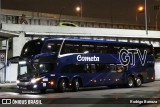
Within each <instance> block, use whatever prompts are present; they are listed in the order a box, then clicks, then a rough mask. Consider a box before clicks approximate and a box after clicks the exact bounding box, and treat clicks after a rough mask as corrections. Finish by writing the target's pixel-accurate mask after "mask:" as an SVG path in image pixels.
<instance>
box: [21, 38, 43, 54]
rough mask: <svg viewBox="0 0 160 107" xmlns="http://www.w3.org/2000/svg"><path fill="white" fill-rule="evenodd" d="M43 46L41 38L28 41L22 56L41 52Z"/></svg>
mask: <svg viewBox="0 0 160 107" xmlns="http://www.w3.org/2000/svg"><path fill="white" fill-rule="evenodd" d="M42 46H43V42H42V41H41V40H34V41H31V42H28V43H26V44H25V45H24V47H23V49H22V53H21V56H22V57H26V56H32V55H36V54H40V52H41V49H42Z"/></svg>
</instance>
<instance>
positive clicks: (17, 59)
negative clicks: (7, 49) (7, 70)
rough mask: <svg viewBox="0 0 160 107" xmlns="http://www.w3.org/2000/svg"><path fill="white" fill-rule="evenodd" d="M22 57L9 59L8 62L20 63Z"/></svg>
mask: <svg viewBox="0 0 160 107" xmlns="http://www.w3.org/2000/svg"><path fill="white" fill-rule="evenodd" d="M20 58H21V57H20V56H14V57H11V58H9V59H8V62H11V63H18V62H19V60H20Z"/></svg>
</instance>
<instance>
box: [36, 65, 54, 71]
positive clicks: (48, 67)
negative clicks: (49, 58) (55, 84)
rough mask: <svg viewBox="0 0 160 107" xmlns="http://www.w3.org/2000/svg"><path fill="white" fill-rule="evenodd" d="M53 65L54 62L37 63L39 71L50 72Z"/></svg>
mask: <svg viewBox="0 0 160 107" xmlns="http://www.w3.org/2000/svg"><path fill="white" fill-rule="evenodd" d="M54 67H55V64H54V63H43V64H40V65H39V69H40V72H41V73H43V72H52V71H53V69H54Z"/></svg>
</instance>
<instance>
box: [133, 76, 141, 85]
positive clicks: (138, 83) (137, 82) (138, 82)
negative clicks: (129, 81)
mask: <svg viewBox="0 0 160 107" xmlns="http://www.w3.org/2000/svg"><path fill="white" fill-rule="evenodd" d="M135 86H136V87H140V86H142V78H141V77H137V79H136V81H135Z"/></svg>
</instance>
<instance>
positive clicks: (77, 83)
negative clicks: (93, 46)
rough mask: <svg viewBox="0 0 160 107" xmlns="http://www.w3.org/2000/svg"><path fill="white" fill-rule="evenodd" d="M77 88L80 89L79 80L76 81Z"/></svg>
mask: <svg viewBox="0 0 160 107" xmlns="http://www.w3.org/2000/svg"><path fill="white" fill-rule="evenodd" d="M76 89H77V90H78V89H79V82H78V80H77V81H76Z"/></svg>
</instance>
